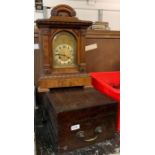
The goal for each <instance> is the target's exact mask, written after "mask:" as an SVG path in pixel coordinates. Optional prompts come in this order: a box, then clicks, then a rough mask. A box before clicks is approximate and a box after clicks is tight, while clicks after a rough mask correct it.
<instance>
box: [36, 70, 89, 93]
mask: <svg viewBox="0 0 155 155" xmlns="http://www.w3.org/2000/svg"><path fill="white" fill-rule="evenodd" d="M75 86H83V87H84V88H87V87H91V78H90V77H89V75H88V74H86V73H83V74H82V73H81V74H70V75H68V74H66V75H65V74H63V75H53V76H50V75H49V76H43V77H41V78H40V79H39V80H38V85H37V87H38V91H39V92H48V91H49V89H50V88H60V87H75Z"/></svg>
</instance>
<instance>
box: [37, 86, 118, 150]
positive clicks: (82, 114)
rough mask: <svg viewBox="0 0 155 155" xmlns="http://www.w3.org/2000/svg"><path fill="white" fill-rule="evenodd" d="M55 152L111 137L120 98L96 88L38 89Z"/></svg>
mask: <svg viewBox="0 0 155 155" xmlns="http://www.w3.org/2000/svg"><path fill="white" fill-rule="evenodd" d="M37 98H38V100H39V102H40V103H41V105H42V107H43V108H44V111H45V112H44V114H45V116H46V119H47V118H48V119H47V120H48V127H49V129H50V131H51V134H50V135H52V137H51V139H52V143H53V147H54V149H55V152H66V151H70V150H74V149H77V148H81V147H85V146H88V145H91V144H94V143H96V142H100V141H103V140H105V139H110V138H112V137H113V136H114V133H115V131H116V118H117V102H116V101H114V100H112V99H111V98H109V97H107V96H105V95H103V94H101V93H100V92H98V91H96V90H95V89H93V88H87V89H83V88H81V87H71V88H55V89H52V90H51V91H50V92H48V93H38V94H37Z"/></svg>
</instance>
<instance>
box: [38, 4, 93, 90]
mask: <svg viewBox="0 0 155 155" xmlns="http://www.w3.org/2000/svg"><path fill="white" fill-rule="evenodd" d="M36 24H37V27H38V29H39V46H40V69H39V70H40V73H39V77H38V80H37V87H38V88H40V89H47V90H48V89H49V88H57V87H72V86H88V85H90V78H89V76H88V74H87V73H86V63H85V35H86V30H87V28H88V27H89V26H91V25H92V22H91V21H83V20H79V19H78V18H77V17H76V12H75V11H74V9H73V8H71V7H70V6H68V5H58V6H56V7H54V8H53V9H52V11H51V17H50V18H49V19H38V20H37V21H36Z"/></svg>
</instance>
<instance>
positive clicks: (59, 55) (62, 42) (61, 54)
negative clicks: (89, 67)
mask: <svg viewBox="0 0 155 155" xmlns="http://www.w3.org/2000/svg"><path fill="white" fill-rule="evenodd" d="M76 49H77V43H76V39H75V37H74V36H73V35H72V34H71V33H70V32H67V31H61V32H59V33H57V34H56V35H55V36H54V38H53V67H54V68H71V67H76V66H77V65H76V64H77V62H76V57H77V55H76Z"/></svg>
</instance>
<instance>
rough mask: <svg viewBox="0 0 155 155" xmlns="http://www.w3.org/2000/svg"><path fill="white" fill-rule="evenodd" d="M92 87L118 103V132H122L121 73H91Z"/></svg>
mask: <svg viewBox="0 0 155 155" xmlns="http://www.w3.org/2000/svg"><path fill="white" fill-rule="evenodd" d="M90 76H91V78H92V85H93V86H94V87H95V88H96V89H97V90H99V91H100V92H101V93H104V94H106V95H108V96H110V97H112V98H113V99H115V100H117V101H118V119H117V131H118V132H119V131H120V72H119V71H117V72H93V73H90Z"/></svg>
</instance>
